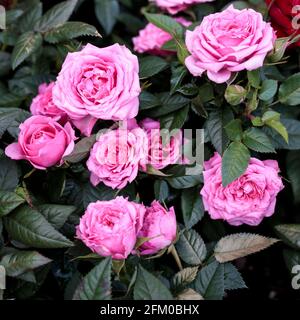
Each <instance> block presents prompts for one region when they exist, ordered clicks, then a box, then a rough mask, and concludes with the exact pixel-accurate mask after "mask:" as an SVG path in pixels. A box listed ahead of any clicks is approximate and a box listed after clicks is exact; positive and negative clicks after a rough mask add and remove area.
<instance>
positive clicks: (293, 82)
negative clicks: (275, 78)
mask: <svg viewBox="0 0 300 320" xmlns="http://www.w3.org/2000/svg"><path fill="white" fill-rule="evenodd" d="M278 97H279V101H280V102H281V103H283V104H287V105H289V106H296V105H298V104H300V72H299V73H295V74H293V75H292V76H290V77H289V78H287V79H286V80H285V81H284V82H283V83H282V84H281V86H280V87H279V95H278Z"/></svg>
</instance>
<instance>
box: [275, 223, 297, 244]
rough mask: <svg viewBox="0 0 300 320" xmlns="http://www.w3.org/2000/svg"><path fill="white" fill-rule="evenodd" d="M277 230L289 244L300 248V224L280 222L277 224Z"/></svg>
mask: <svg viewBox="0 0 300 320" xmlns="http://www.w3.org/2000/svg"><path fill="white" fill-rule="evenodd" d="M275 230H276V231H277V233H278V234H279V236H280V238H281V239H282V240H283V241H285V242H287V244H289V245H291V246H293V247H294V248H296V249H299V248H300V224H279V225H277V226H275Z"/></svg>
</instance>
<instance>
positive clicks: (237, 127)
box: [224, 119, 243, 141]
mask: <svg viewBox="0 0 300 320" xmlns="http://www.w3.org/2000/svg"><path fill="white" fill-rule="evenodd" d="M224 129H225V132H226V134H227V136H228V138H229V139H230V140H231V141H241V139H242V135H243V129H242V121H241V120H240V119H233V120H231V121H230V122H229V123H228V124H227V125H226V126H225V127H224Z"/></svg>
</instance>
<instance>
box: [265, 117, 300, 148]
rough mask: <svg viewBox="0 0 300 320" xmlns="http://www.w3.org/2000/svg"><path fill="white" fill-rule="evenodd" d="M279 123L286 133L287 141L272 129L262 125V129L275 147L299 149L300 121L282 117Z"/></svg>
mask: <svg viewBox="0 0 300 320" xmlns="http://www.w3.org/2000/svg"><path fill="white" fill-rule="evenodd" d="M281 123H282V124H283V126H284V127H285V128H286V131H287V133H288V138H289V140H288V143H287V142H286V141H284V139H283V138H282V136H281V135H280V134H278V133H277V132H275V131H274V130H273V129H269V128H267V127H264V128H263V130H264V132H265V133H267V135H268V136H269V138H270V140H271V142H272V144H273V146H274V147H275V148H276V149H288V150H296V149H300V121H298V120H294V119H282V120H281Z"/></svg>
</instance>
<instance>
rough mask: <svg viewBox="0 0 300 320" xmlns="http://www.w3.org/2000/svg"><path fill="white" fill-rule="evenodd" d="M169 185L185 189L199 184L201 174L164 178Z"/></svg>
mask: <svg viewBox="0 0 300 320" xmlns="http://www.w3.org/2000/svg"><path fill="white" fill-rule="evenodd" d="M166 180H167V181H168V183H169V184H170V186H171V187H173V188H174V189H187V188H192V187H195V186H197V185H199V184H200V183H201V182H202V181H203V179H202V176H201V175H200V174H199V175H193V176H182V177H174V178H167V179H166Z"/></svg>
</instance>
